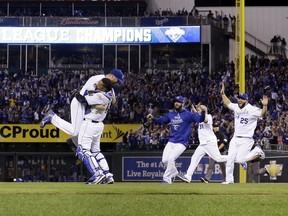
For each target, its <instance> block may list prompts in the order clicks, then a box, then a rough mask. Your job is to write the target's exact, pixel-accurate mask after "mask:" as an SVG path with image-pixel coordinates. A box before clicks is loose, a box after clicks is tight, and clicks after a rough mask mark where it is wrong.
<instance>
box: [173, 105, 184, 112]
mask: <svg viewBox="0 0 288 216" xmlns="http://www.w3.org/2000/svg"><path fill="white" fill-rule="evenodd" d="M182 108H183V104H181V105H180V106H179V107H177V106H175V105H174V109H175V110H176V111H177V112H179V111H180V110H181V109H182Z"/></svg>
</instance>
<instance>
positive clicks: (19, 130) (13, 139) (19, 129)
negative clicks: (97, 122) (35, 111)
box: [0, 124, 142, 143]
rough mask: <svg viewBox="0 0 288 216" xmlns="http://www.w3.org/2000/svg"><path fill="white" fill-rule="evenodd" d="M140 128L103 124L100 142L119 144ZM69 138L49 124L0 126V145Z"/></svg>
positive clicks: (58, 141)
mask: <svg viewBox="0 0 288 216" xmlns="http://www.w3.org/2000/svg"><path fill="white" fill-rule="evenodd" d="M141 126H142V125H141V124H105V125H104V131H103V134H102V137H101V142H109V143H113V142H115V143H117V142H121V141H122V137H123V135H124V134H125V133H126V132H129V131H130V130H132V131H134V130H137V129H138V128H140V127H141ZM69 137H70V136H69V135H68V134H66V133H64V132H63V131H61V130H59V129H58V128H56V127H54V126H53V125H51V124H49V125H46V127H45V128H40V126H39V125H35V124H19V125H15V124H2V125H0V143H35V142H37V143H61V142H62V143H63V142H66V140H67V139H68V138H69Z"/></svg>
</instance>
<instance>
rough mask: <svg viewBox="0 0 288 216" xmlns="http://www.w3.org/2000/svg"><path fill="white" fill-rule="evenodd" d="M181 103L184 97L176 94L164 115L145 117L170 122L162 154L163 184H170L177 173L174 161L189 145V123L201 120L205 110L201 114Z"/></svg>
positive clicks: (160, 121) (162, 122) (161, 122)
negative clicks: (168, 135)
mask: <svg viewBox="0 0 288 216" xmlns="http://www.w3.org/2000/svg"><path fill="white" fill-rule="evenodd" d="M183 105H184V98H183V97H182V96H178V97H176V98H175V101H174V110H173V111H170V112H169V113H167V114H166V115H165V116H164V117H162V118H154V117H153V115H152V114H148V115H147V119H148V120H152V121H153V122H154V123H156V124H160V125H163V124H169V123H170V138H169V141H168V143H167V144H166V146H165V148H164V151H163V155H162V162H163V163H164V164H165V165H166V169H165V172H164V174H163V182H162V183H163V184H172V179H174V178H175V176H176V175H177V174H178V171H177V168H176V166H175V161H176V159H177V158H178V157H179V156H180V155H181V154H182V153H183V152H184V151H185V149H186V148H187V147H188V145H189V142H188V141H189V137H190V134H191V127H192V125H191V123H192V122H202V121H204V118H205V112H203V113H201V115H200V114H199V113H195V112H189V111H187V110H186V109H184V108H183Z"/></svg>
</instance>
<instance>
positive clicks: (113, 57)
mask: <svg viewBox="0 0 288 216" xmlns="http://www.w3.org/2000/svg"><path fill="white" fill-rule="evenodd" d="M199 2H201V1H199ZM196 3H197V1H195V5H196V6H197V4H196ZM214 6H215V5H211V6H210V8H207V6H206V7H204V6H203V5H199V7H198V6H197V8H199V10H198V13H195V11H192V7H191V11H190V9H188V8H187V9H188V11H185V10H182V8H181V9H180V11H178V12H176V11H175V12H172V11H170V10H163V11H162V10H161V11H159V10H158V9H157V10H155V11H154V10H153V11H147V8H151V7H148V5H147V3H146V1H133V0H130V1H85V2H84V1H76V0H75V1H40V2H39V1H21V2H18V1H1V2H0V35H1V37H0V38H1V39H0V59H1V65H0V128H1V129H0V137H1V139H0V149H1V152H0V168H1V172H0V180H1V181H11V180H12V179H14V178H18V177H22V178H24V179H25V180H26V181H83V180H84V179H85V178H86V170H85V169H84V167H82V166H81V165H80V166H79V165H78V166H76V165H75V164H74V162H75V161H74V160H75V158H74V153H73V152H72V151H71V150H70V148H69V146H68V145H67V144H66V143H65V140H66V138H68V136H67V135H65V134H64V133H61V132H60V131H57V130H55V128H54V127H52V126H49V127H47V128H48V129H47V130H46V129H45V130H42V129H40V128H39V125H38V123H39V119H41V118H42V117H43V116H44V114H45V112H46V111H47V110H48V109H49V108H50V107H51V104H53V106H54V109H55V112H57V113H58V114H59V115H60V116H62V117H63V118H65V119H67V120H69V102H70V97H71V91H72V90H73V89H75V88H79V87H80V86H81V85H82V84H84V83H85V81H86V80H87V79H88V78H89V77H90V76H91V75H94V74H102V73H106V72H108V71H110V70H111V69H113V68H119V69H121V70H122V71H124V73H125V85H124V87H122V88H119V89H116V92H117V97H118V103H117V105H116V106H113V107H112V108H111V110H110V115H109V116H108V117H107V119H106V122H105V124H106V127H105V132H104V136H103V140H102V141H103V144H102V146H101V148H102V150H103V151H104V152H105V155H106V156H107V158H108V162H109V164H110V165H111V167H112V172H113V173H114V175H115V179H116V180H117V181H142V180H144V181H148V180H149V176H142V178H139V179H137V178H136V177H133V176H132V177H131V176H129V175H128V174H127V173H129V170H132V169H134V168H135V169H139V168H137V167H133V164H137V163H138V161H145V160H147V157H148V156H149V157H154V158H157V159H155V161H153V163H156V164H158V162H159V158H160V156H161V150H162V149H163V146H164V145H165V143H166V142H167V128H158V127H156V126H155V128H152V129H151V128H149V129H147V128H145V127H142V123H143V122H144V121H145V116H146V115H147V113H148V112H153V113H155V114H156V115H159V116H160V115H162V114H164V113H165V112H167V111H168V110H169V109H171V99H172V98H174V97H175V95H179V94H181V95H183V96H185V97H186V98H187V101H188V102H187V104H186V105H187V107H189V106H190V105H191V103H193V104H196V103H198V102H199V101H203V102H204V103H205V104H208V107H209V110H211V111H212V114H213V115H214V116H215V120H218V121H220V122H221V127H222V129H223V131H224V132H225V133H226V135H227V136H228V137H229V136H231V134H232V133H233V124H232V121H231V114H229V112H228V110H227V109H225V108H223V107H222V104H221V100H220V97H219V96H218V95H219V83H220V82H221V81H222V80H223V78H225V79H227V82H228V83H231V84H233V85H231V86H228V89H227V91H228V93H229V96H230V97H231V98H233V96H234V95H236V94H237V93H238V92H239V89H238V87H237V86H236V87H234V81H235V79H234V62H235V61H234V59H233V52H234V50H233V40H234V34H233V28H232V26H231V22H229V23H228V28H226V25H225V23H224V21H223V20H222V19H217V17H210V16H208V13H209V10H210V9H211V10H213V11H214ZM200 7H202V8H201V9H200ZM75 27H77V28H75ZM174 28H176V29H177V28H180V30H182V31H184V30H185V31H189V32H190V31H191V32H192V33H193V34H195V35H198V34H199V35H198V36H199V37H198V36H195V35H193V37H187V38H181V37H180V41H179V39H178V38H174V37H170V36H169V34H165V31H168V30H171V29H174ZM11 29H12V30H11ZM19 29H21V31H20V30H19ZM35 29H36V30H35ZM47 29H49V30H47ZM55 29H61V30H64V29H69V31H71V32H72V33H71V36H70V35H69V38H68V39H67V40H66V38H65V35H64V34H65V32H64V33H63V32H61V31H60V30H59V31H58V30H57V31H55ZM75 29H76V30H75ZM82 29H83V32H85V31H88V32H90V30H91V31H92V30H93V31H94V32H93V33H94V35H96V36H98V34H97V33H99V35H103V34H105V32H108V31H112V30H113V31H116V30H117V29H118V30H117V32H123V31H124V30H127V31H128V30H129V32H130V33H131V32H132V33H134V34H135V35H136V34H137V35H139V34H140V33H139V32H142V30H143V29H148V30H149V31H151V32H152V36H151V38H152V39H151V41H145V38H144V37H141V36H139V37H137V39H138V40H136V36H135V37H133V40H130V39H131V38H128V37H127V38H125V39H124V40H123V38H124V36H123V37H122V38H120V39H119V38H117V37H116V39H115V40H114V39H113V38H115V37H113V36H111V37H110V36H109V34H108V33H107V37H104V39H103V38H101V40H100V39H99V38H98V37H96V36H95V37H91V38H90V37H89V33H88V36H85V37H84V36H83V35H85V34H84V33H83V32H78V30H79V31H80V30H82ZM99 29H103V31H101V32H99ZM115 29H116V30H115ZM197 29H199V31H198V32H197ZM174 30H175V29H174ZM177 30H178V29H177ZM5 32H6V33H5ZM7 32H8V33H7ZM39 32H40V33H39ZM51 32H52V33H51ZM103 32H104V33H103ZM191 32H190V33H191ZM62 33H63V35H64V36H63V35H61V34H62ZM132 33H131V34H132ZM192 33H191V34H192ZM55 34H57V36H59V37H55ZM115 34H116V33H115ZM248 34H249V33H247V35H248ZM43 35H45V39H43V38H44V36H43ZM75 35H76V36H77V35H80V36H81V37H80V36H79V37H76V36H75ZM272 36H273V35H271V37H272ZM61 38H64V39H65V40H64V39H63V40H61ZM79 38H80V39H79ZM95 38H96V39H95ZM107 38H108V39H107ZM111 38H112V39H111ZM81 39H83V40H82V41H81ZM246 45H247V49H248V50H249V51H248V54H249V55H247V58H246V82H247V92H249V94H250V98H251V103H253V104H259V99H260V97H261V95H262V94H264V93H265V94H267V95H269V97H270V104H269V116H268V117H267V118H266V119H265V120H263V121H261V122H260V123H259V127H258V129H257V134H256V135H257V137H256V138H257V142H259V143H261V144H262V145H263V146H264V148H265V151H266V152H267V153H271V155H272V156H271V157H273V156H274V155H280V156H283V158H281V164H284V162H285V161H286V160H287V159H286V158H285V157H284V156H286V154H287V150H288V148H287V146H288V145H287V144H288V136H287V134H288V126H287V122H288V115H287V112H288V104H287V101H288V97H287V95H288V77H287V74H288V73H287V59H286V58H285V54H284V53H286V48H285V47H282V48H283V49H284V53H282V52H279V53H274V52H273V53H271V52H270V49H271V45H270V44H269V43H268V42H263V41H262V40H260V39H258V38H257V37H255V36H253V35H251V34H250V36H248V37H247V41H246ZM280 48H281V46H280ZM117 130H118V131H119V130H120V131H122V132H123V136H122V137H118V138H117V139H116V137H117V134H116V131H117ZM194 130H195V127H194ZM147 131H149V132H150V138H151V140H152V139H154V142H151V145H148V146H145V145H144V141H143V137H144V134H146V132H147ZM125 134H126V136H127V137H126V138H125V137H124V136H125ZM132 134H133V135H132ZM192 134H193V136H192V137H191V145H190V148H189V149H188V151H187V152H186V153H185V155H184V156H185V157H184V158H183V159H181V160H183V162H182V161H181V163H183V164H185V163H187V161H188V159H189V157H190V155H191V153H192V152H193V149H195V147H196V146H197V144H198V140H197V136H196V132H195V131H193V133H192ZM131 137H134V140H132V141H131ZM122 161H123V164H122ZM148 163H151V164H152V162H151V161H149V160H148ZM267 163H268V164H269V159H267V161H265V164H267ZM279 163H280V162H279ZM129 164H132V165H131V167H129ZM203 164H204V166H205V164H206V165H207V158H204V161H203ZM263 164H264V162H263ZM121 165H123V169H124V170H125V172H124V171H123V170H122V168H121ZM157 168H159V170H160V169H161V166H160V165H159V167H157ZM203 172H204V171H203ZM202 174H203V173H202V172H201V173H200V174H199V175H195V179H194V180H195V181H197V180H199V178H200V177H201V175H202ZM285 176H287V173H286V172H283V174H282V176H280V177H279V178H278V179H280V180H279V181H283V179H285ZM213 178H214V180H215V181H219V180H220V173H218V174H215V176H214V177H213ZM159 179H160V178H155V179H153V180H154V181H159ZM286 179H287V178H286ZM150 180H151V179H150ZM261 181H269V179H268V178H267V177H265V178H264V177H263V178H261Z"/></svg>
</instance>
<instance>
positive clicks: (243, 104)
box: [238, 102, 247, 109]
mask: <svg viewBox="0 0 288 216" xmlns="http://www.w3.org/2000/svg"><path fill="white" fill-rule="evenodd" d="M246 104H247V102H245V103H242V104H238V106H239V108H240V109H242V108H244V107H245V106H246Z"/></svg>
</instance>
